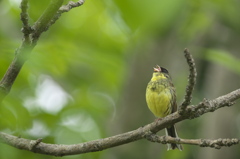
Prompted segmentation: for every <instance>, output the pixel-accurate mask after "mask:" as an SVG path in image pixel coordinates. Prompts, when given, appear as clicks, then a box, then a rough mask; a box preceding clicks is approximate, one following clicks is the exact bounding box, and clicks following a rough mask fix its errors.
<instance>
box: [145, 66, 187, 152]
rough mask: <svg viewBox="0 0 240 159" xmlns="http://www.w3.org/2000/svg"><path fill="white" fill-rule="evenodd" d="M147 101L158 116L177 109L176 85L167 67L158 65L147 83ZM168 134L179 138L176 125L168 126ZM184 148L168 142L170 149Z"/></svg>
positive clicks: (163, 115)
mask: <svg viewBox="0 0 240 159" xmlns="http://www.w3.org/2000/svg"><path fill="white" fill-rule="evenodd" d="M146 101H147V105H148V108H149V109H150V110H151V112H152V113H153V114H154V115H155V116H156V117H158V118H163V117H165V116H167V115H169V114H172V113H174V112H175V111H177V103H176V94H175V87H174V85H173V83H172V80H171V77H170V75H169V73H168V71H167V69H165V68H163V67H160V66H158V65H156V67H154V72H153V75H152V79H151V81H150V82H149V83H148V85H147V90H146ZM166 135H167V136H168V135H169V136H171V137H175V138H178V135H177V132H176V129H175V127H174V125H172V126H171V127H168V128H166ZM175 148H177V149H179V150H180V151H182V150H183V148H182V145H181V144H174V143H171V144H168V150H173V149H175Z"/></svg>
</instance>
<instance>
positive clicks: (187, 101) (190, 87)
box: [179, 48, 197, 115]
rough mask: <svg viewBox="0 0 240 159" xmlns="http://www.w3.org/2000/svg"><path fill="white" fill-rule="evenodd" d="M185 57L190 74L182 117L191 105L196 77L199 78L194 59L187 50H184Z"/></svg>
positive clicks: (181, 111)
mask: <svg viewBox="0 0 240 159" xmlns="http://www.w3.org/2000/svg"><path fill="white" fill-rule="evenodd" d="M184 55H185V58H186V60H187V63H188V66H189V72H190V73H189V76H188V85H187V87H186V94H185V98H184V101H183V103H182V104H181V105H180V106H179V114H181V115H183V114H184V112H185V109H186V107H187V106H188V105H189V104H191V100H192V93H193V89H194V86H195V84H196V77H197V71H196V67H195V62H194V59H193V57H192V55H191V54H190V52H189V50H188V49H187V48H186V49H184Z"/></svg>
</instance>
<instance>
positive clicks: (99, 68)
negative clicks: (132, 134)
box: [0, 0, 240, 159]
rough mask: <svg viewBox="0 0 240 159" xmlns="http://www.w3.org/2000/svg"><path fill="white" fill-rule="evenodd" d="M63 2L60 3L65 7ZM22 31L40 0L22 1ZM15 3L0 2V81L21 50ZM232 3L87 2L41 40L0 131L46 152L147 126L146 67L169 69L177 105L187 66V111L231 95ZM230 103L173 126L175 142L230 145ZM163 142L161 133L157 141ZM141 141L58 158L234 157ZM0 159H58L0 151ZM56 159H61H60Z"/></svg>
mask: <svg viewBox="0 0 240 159" xmlns="http://www.w3.org/2000/svg"><path fill="white" fill-rule="evenodd" d="M67 2H68V1H65V3H67ZM29 3H30V8H29V14H30V23H31V25H32V24H33V23H34V22H35V21H36V20H37V19H38V17H39V16H40V15H41V14H42V12H43V11H44V9H45V8H46V6H47V5H48V3H49V1H48V0H43V1H34V0H29ZM19 4H20V2H19V1H14V0H11V1H10V0H9V1H8V0H1V1H0V77H3V75H4V73H5V72H6V70H7V68H8V66H9V64H10V63H11V61H12V59H13V58H14V51H15V49H17V48H18V47H19V46H20V44H21V39H22V33H21V31H20V30H21V27H22V23H21V21H20V8H19ZM239 9H240V1H239V0H228V1H226V0H194V1H193V0H149V1H139V0H127V1H122V0H103V1H97V0H95V1H94V0H86V2H85V4H84V5H83V6H81V7H79V8H74V9H72V10H71V11H70V12H68V13H64V14H63V15H62V16H61V17H60V19H59V20H58V21H57V22H56V23H55V24H54V25H53V26H52V27H51V28H50V29H49V30H48V31H47V32H45V33H43V35H42V36H41V38H40V40H39V41H38V44H37V46H36V47H35V48H34V50H33V51H32V55H31V57H30V59H29V60H28V61H27V62H26V63H25V65H24V67H23V69H22V70H21V72H20V74H19V75H18V77H17V79H16V81H15V83H14V85H13V87H12V90H11V93H10V94H9V95H8V96H7V97H6V98H5V100H4V101H3V103H2V105H1V107H0V121H1V122H0V131H2V132H7V133H9V134H13V135H16V136H22V137H25V138H29V139H38V138H43V142H45V143H56V144H77V143H81V142H86V141H90V140H94V139H99V138H104V137H108V136H113V135H116V134H120V133H124V132H127V131H130V130H134V129H136V128H138V127H141V126H143V125H145V124H148V123H150V122H152V121H154V119H155V118H154V116H153V115H152V114H151V112H150V111H149V110H148V108H147V105H146V102H145V89H146V85H147V83H148V81H149V80H150V78H151V75H152V71H153V69H152V67H153V66H155V65H156V64H159V65H161V66H163V67H165V68H167V69H168V70H169V72H170V73H171V76H172V78H173V82H174V84H175V87H176V89H177V99H178V103H179V104H180V103H181V102H182V101H183V97H184V93H185V86H186V84H187V76H188V73H189V72H188V66H187V63H186V62H185V59H184V55H183V50H184V48H188V49H189V50H190V52H191V53H192V55H193V57H194V58H195V61H196V66H197V71H198V77H197V85H196V87H195V90H194V98H193V104H197V103H199V102H200V101H201V100H202V99H203V98H208V99H213V98H216V97H218V96H220V95H223V94H226V93H229V92H230V91H233V90H235V89H237V88H239V86H240V82H239V76H240V53H239V50H240V45H239V42H240V12H239ZM238 106H239V103H237V104H235V105H234V106H233V107H230V108H222V109H221V110H218V111H216V112H214V113H208V114H206V115H203V116H202V117H200V118H198V119H194V120H186V121H183V122H181V123H178V124H177V125H176V127H177V129H178V134H179V136H180V137H181V138H189V139H191V138H193V139H198V138H211V139H217V138H239V137H240V126H239V125H240V114H239V107H238ZM159 134H160V135H164V131H162V132H159ZM183 146H184V151H182V152H179V151H177V150H176V151H166V145H162V144H156V143H151V142H148V141H146V140H140V141H136V142H133V143H130V144H127V145H122V146H119V147H115V148H111V149H107V150H104V151H102V152H94V153H88V154H82V155H74V156H66V157H63V158H78V159H80V158H84V159H85V158H86V159H90V158H96V159H108V158H109V159H120V158H149V159H152V158H154V159H156V158H159V159H160V158H178V159H195V158H196V159H202V158H211V159H215V158H216V159H221V158H238V157H239V156H240V151H239V148H240V147H239V145H237V146H233V147H230V148H222V149H221V150H215V149H211V148H201V147H198V146H191V145H183ZM0 147H1V148H0V158H1V159H5V158H12V159H13V158H23V157H24V158H35V159H40V158H57V157H52V156H46V155H41V154H35V153H32V152H27V151H23V150H18V149H16V148H12V147H10V146H8V145H5V144H1V145H0ZM59 158H60V157H59Z"/></svg>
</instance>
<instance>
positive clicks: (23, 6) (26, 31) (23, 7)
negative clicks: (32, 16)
mask: <svg viewBox="0 0 240 159" xmlns="http://www.w3.org/2000/svg"><path fill="white" fill-rule="evenodd" d="M20 8H21V11H22V12H21V14H20V16H21V21H22V24H23V28H22V32H23V34H24V39H26V40H28V39H29V34H30V33H31V31H32V29H31V27H30V25H29V23H28V19H29V16H28V13H27V10H28V0H22V2H21V4H20Z"/></svg>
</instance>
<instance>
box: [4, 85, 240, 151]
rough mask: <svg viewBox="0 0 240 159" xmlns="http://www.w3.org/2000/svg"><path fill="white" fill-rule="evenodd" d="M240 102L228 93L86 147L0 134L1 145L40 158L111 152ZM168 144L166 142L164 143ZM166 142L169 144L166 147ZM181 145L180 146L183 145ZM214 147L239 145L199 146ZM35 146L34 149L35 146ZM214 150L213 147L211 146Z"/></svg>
mask: <svg viewBox="0 0 240 159" xmlns="http://www.w3.org/2000/svg"><path fill="white" fill-rule="evenodd" d="M239 98H240V89H238V90H235V91H233V92H231V93H228V94H226V95H224V96H221V97H218V98H216V99H213V100H208V101H207V102H204V101H203V102H201V103H199V104H198V105H196V106H188V107H187V108H186V112H187V113H186V114H185V115H184V116H183V115H179V114H178V113H177V112H175V113H173V114H170V115H168V116H166V117H164V118H162V119H161V120H158V121H157V122H153V123H150V124H147V125H145V126H143V127H140V128H138V129H136V130H133V131H129V132H126V133H123V134H119V135H115V136H112V137H108V138H103V139H98V140H94V141H89V142H85V143H80V144H73V145H59V144H47V143H43V142H36V141H33V140H29V139H24V138H18V137H15V136H13V135H8V134H5V133H0V142H3V143H6V144H8V145H11V146H13V147H16V148H19V149H24V150H28V151H32V152H35V153H40V154H48V155H53V156H66V155H74V154H83V153H89V152H95V151H102V150H105V149H108V148H112V147H115V146H120V145H123V144H127V143H130V142H134V141H136V140H140V139H143V138H146V136H147V135H148V134H149V132H150V133H157V132H158V131H160V130H162V129H164V128H166V127H168V126H170V125H173V124H175V123H177V122H180V121H182V120H185V119H189V118H194V117H199V116H200V115H202V114H204V113H207V112H212V111H215V110H217V109H219V108H221V107H223V106H230V105H232V104H233V102H234V101H235V100H237V99H239ZM202 108H204V111H202ZM188 140H189V139H182V140H181V139H180V140H179V139H171V138H169V139H167V141H168V142H176V143H184V142H185V143H186V144H190V143H195V142H197V141H198V142H199V139H197V140H193V141H194V142H190V141H188ZM164 141H166V139H165V140H163V142H161V143H164ZM167 141H166V143H167ZM180 141H181V142H180ZM32 143H37V144H32ZM212 143H213V145H214V144H215V145H216V146H213V147H216V148H217V147H218V146H219V145H220V146H225V145H228V146H230V145H233V144H237V143H238V141H236V140H235V139H230V141H228V139H223V140H221V141H220V140H219V141H217V142H215V140H214V142H212V140H205V139H204V140H202V139H201V142H200V143H199V144H198V145H200V146H208V145H212ZM32 145H34V148H33V146H32ZM210 147H211V146H210Z"/></svg>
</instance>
